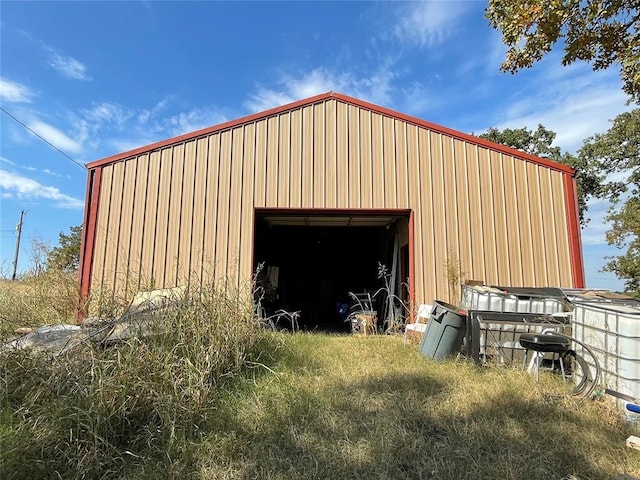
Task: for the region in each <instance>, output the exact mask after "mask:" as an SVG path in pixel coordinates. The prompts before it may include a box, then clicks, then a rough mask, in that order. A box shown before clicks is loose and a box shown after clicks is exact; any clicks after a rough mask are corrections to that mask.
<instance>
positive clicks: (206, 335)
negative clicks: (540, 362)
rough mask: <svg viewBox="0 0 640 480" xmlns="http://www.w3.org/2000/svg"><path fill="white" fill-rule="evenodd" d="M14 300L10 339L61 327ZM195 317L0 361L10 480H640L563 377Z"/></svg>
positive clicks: (6, 313)
mask: <svg viewBox="0 0 640 480" xmlns="http://www.w3.org/2000/svg"><path fill="white" fill-rule="evenodd" d="M16 288H17V286H16V285H11V289H12V290H7V289H4V285H0V315H1V316H2V319H3V322H4V325H3V328H4V330H3V332H9V331H11V329H12V328H13V327H15V326H23V325H24V324H22V325H21V322H31V323H30V324H34V325H37V324H39V323H41V322H42V319H43V318H49V316H51V315H53V316H55V315H56V314H57V312H58V311H60V312H62V310H63V309H62V308H61V307H60V306H58V307H57V308H53V309H52V305H54V304H55V302H53V301H49V303H51V304H52V305H49V304H48V303H47V300H46V299H47V298H54V297H55V296H50V295H49V294H48V293H46V292H48V290H46V289H43V290H40V292H44V293H46V295H45V294H42V295H41V296H42V298H41V299H38V298H37V296H36V297H34V296H33V292H34V291H37V289H35V288H36V287H34V286H31V285H27V286H26V287H24V288H25V289H26V290H25V292H27V293H29V292H31V294H30V295H28V296H27V297H18V298H36V300H30V302H31V303H28V302H27V303H25V304H26V305H27V306H28V310H27V311H26V313H25V312H24V311H23V310H21V309H20V308H19V306H16V305H15V303H16V300H15V299H16V295H18V294H17V293H16V291H17V290H15V289H16ZM3 289H4V290H3ZM29 289H31V290H29ZM18 290H19V289H18ZM23 293H24V292H23ZM2 295H4V297H2ZM20 295H22V294H20ZM70 295H71V294H70ZM12 298H13V300H12ZM191 300H192V301H190V302H186V303H185V304H184V305H181V306H180V308H178V309H177V310H176V311H173V312H171V313H170V314H168V315H167V316H166V317H163V318H162V319H161V321H159V322H158V332H162V334H161V335H154V336H151V337H149V338H142V339H132V340H130V341H129V342H125V343H123V344H120V345H118V346H115V347H109V348H100V347H98V346H87V347H86V348H84V349H80V350H79V351H74V353H73V354H72V355H68V356H63V357H58V358H55V359H51V358H49V357H46V356H40V355H32V354H22V353H21V354H15V353H9V354H7V353H3V354H0V478H2V479H23V478H24V479H31V478H127V479H151V478H154V479H155V478H191V479H255V478H259V479H263V478H264V479H283V480H285V479H286V480H292V479H363V478H366V479H374V478H375V479H405V478H410V479H424V480H427V479H493V478H499V479H501V480H508V479H523V478H526V479H573V480H575V479H583V480H596V479H618V478H619V479H627V480H629V479H631V478H634V477H640V452H639V451H635V450H631V449H629V448H627V447H625V445H624V442H625V439H626V438H627V437H628V436H629V435H632V434H633V435H640V428H639V427H638V424H636V425H630V424H626V423H625V422H624V421H623V420H622V418H621V416H620V414H619V413H618V412H615V411H614V410H612V408H611V407H610V405H609V404H608V403H606V402H604V401H602V400H586V401H583V402H582V403H578V402H576V401H575V400H574V399H573V398H572V397H570V396H567V395H565V394H566V390H565V389H566V388H567V387H566V386H565V385H563V384H562V382H561V381H559V379H557V378H555V377H553V376H552V375H550V374H543V375H541V379H540V383H539V384H535V382H534V378H533V376H532V375H530V374H527V373H523V372H521V371H518V370H512V369H506V368H500V367H486V368H479V367H476V366H475V365H472V364H470V363H468V362H466V361H462V360H458V361H456V360H450V361H447V362H441V363H438V362H432V361H429V360H426V359H425V358H423V357H422V356H421V355H420V354H419V353H418V352H417V351H416V348H415V345H413V346H409V347H404V346H403V344H402V338H401V337H399V336H391V335H377V336H359V335H343V336H338V335H327V334H321V333H315V334H307V333H298V334H295V335H291V334H284V333H278V332H271V331H268V330H265V329H264V328H261V326H260V325H259V324H256V322H255V321H254V320H253V319H252V316H251V309H250V308H248V309H247V308H245V305H246V303H247V302H241V301H239V300H238V299H237V298H236V297H233V296H231V297H229V296H225V295H224V294H219V293H218V292H215V291H211V292H209V293H207V294H202V293H199V295H198V297H197V301H193V299H191ZM22 301H23V302H26V300H22ZM67 303H69V302H67V301H65V302H64V305H66V304H67ZM249 303H250V302H249ZM29 312H31V313H29ZM38 312H39V313H38ZM36 313H37V315H36ZM20 315H22V316H20ZM60 315H62V314H60ZM5 320H8V321H6V322H5ZM51 323H55V322H51ZM625 475H627V476H625Z"/></svg>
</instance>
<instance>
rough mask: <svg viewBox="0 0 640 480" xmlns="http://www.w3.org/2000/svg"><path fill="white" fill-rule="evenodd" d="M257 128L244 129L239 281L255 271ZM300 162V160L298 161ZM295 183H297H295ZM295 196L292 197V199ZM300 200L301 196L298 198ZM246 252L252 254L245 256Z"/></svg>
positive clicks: (249, 126)
mask: <svg viewBox="0 0 640 480" xmlns="http://www.w3.org/2000/svg"><path fill="white" fill-rule="evenodd" d="M255 147H256V126H255V124H253V123H251V124H249V125H245V127H244V148H243V151H242V191H241V193H240V195H241V202H242V203H241V212H240V214H239V215H240V222H239V223H240V225H241V227H240V249H239V251H240V258H239V272H240V273H239V278H238V281H240V282H241V281H242V280H243V279H246V278H249V277H250V275H251V274H252V269H253V258H252V253H253V221H254V218H253V198H254V196H253V191H254V187H255V185H254V172H255V170H254V165H255V163H256V148H255ZM298 161H299V160H298ZM294 183H295V182H294ZM293 197H294V195H292V198H293ZM297 198H299V195H298V196H297ZM244 252H251V253H250V254H245V253H244Z"/></svg>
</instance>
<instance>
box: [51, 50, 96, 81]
mask: <svg viewBox="0 0 640 480" xmlns="http://www.w3.org/2000/svg"><path fill="white" fill-rule="evenodd" d="M47 50H48V52H49V65H50V66H51V67H52V68H53V69H54V70H55V71H56V72H58V73H59V74H60V75H62V76H64V77H67V78H71V79H74V80H91V77H90V76H89V75H88V74H87V67H86V66H85V65H84V64H83V63H82V62H80V61H78V60H76V59H75V58H73V57H70V56H68V55H64V54H62V53H60V52H58V51H56V50H55V49H53V48H47Z"/></svg>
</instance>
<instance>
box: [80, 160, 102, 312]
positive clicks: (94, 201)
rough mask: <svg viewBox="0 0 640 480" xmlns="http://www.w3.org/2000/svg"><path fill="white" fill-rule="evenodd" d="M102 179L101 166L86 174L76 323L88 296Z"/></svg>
mask: <svg viewBox="0 0 640 480" xmlns="http://www.w3.org/2000/svg"><path fill="white" fill-rule="evenodd" d="M101 180H102V168H96V169H93V170H89V174H88V175H87V196H86V199H85V207H84V215H85V217H84V223H83V228H82V241H81V244H80V265H79V269H78V270H79V277H80V303H79V305H78V309H77V313H76V315H77V318H76V320H77V321H78V323H81V322H82V318H83V316H84V314H85V313H86V312H85V311H84V306H85V304H86V302H87V299H88V298H89V289H90V286H91V269H92V267H93V251H94V248H95V237H96V224H97V219H98V206H99V203H100V183H101Z"/></svg>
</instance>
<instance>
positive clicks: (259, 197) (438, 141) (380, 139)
mask: <svg viewBox="0 0 640 480" xmlns="http://www.w3.org/2000/svg"><path fill="white" fill-rule="evenodd" d="M101 168H102V169H103V171H102V177H101V178H102V180H101V185H102V186H101V190H100V198H99V205H100V207H99V209H98V218H97V227H96V233H95V245H96V247H95V252H94V261H93V270H92V291H94V292H95V291H98V290H100V289H101V288H103V287H104V289H105V290H107V291H110V290H111V291H113V290H117V291H118V292H124V295H125V296H126V295H130V294H131V293H132V290H133V289H134V288H135V287H137V285H138V283H141V284H142V285H143V286H151V285H153V286H156V287H170V286H174V285H176V284H183V283H185V282H187V281H194V280H198V279H204V280H207V279H210V278H225V277H226V278H228V279H229V280H233V281H234V282H243V281H245V280H247V279H249V278H250V277H251V274H252V271H251V270H252V267H253V265H252V252H253V228H254V209H255V208H257V207H268V208H311V207H315V208H346V209H360V208H363V209H372V208H376V209H377V208H381V209H394V208H410V209H412V211H413V212H414V215H413V225H414V237H413V245H414V252H413V254H414V262H415V267H416V268H415V278H414V282H415V283H414V287H415V293H416V300H417V301H427V302H430V301H432V300H434V299H435V298H441V299H449V300H452V301H456V300H457V299H455V298H448V297H449V286H448V284H447V269H446V263H447V260H449V261H459V263H460V270H461V272H462V273H463V276H464V278H467V279H477V280H483V281H485V282H487V283H494V284H512V285H557V286H563V285H569V286H571V283H572V276H571V275H572V269H571V252H570V247H569V238H568V235H569V233H568V227H567V223H566V222H567V220H566V219H567V206H566V205H565V201H566V200H565V198H566V197H565V195H564V175H566V173H563V172H559V171H555V170H551V169H550V168H548V167H545V166H542V165H537V164H534V163H531V162H527V161H524V160H521V159H517V158H514V157H512V156H510V155H507V154H504V153H498V152H495V151H492V150H490V149H488V148H486V147H483V146H479V145H476V144H471V143H468V142H466V141H464V140H461V139H458V138H453V137H452V136H450V135H448V134H446V133H440V132H436V131H432V130H430V129H428V128H425V127H423V126H419V125H415V124H412V123H407V122H406V121H405V120H402V119H399V118H392V117H390V116H388V115H385V114H382V113H377V112H373V111H371V110H368V109H365V108H363V107H358V106H355V105H353V104H347V103H344V102H341V101H337V100H335V99H327V100H323V101H319V102H317V103H315V104H313V105H305V106H301V107H297V108H294V109H292V110H290V111H284V112H279V113H277V114H274V115H272V116H270V117H268V118H258V119H254V120H252V121H250V122H248V123H246V124H244V125H236V126H234V127H233V128H229V129H227V130H223V131H216V132H213V133H209V134H207V135H206V136H204V137H202V138H198V139H189V140H185V141H182V142H178V143H176V144H174V145H171V146H168V147H164V148H162V149H161V150H160V151H153V152H150V153H147V154H139V155H138V156H134V157H132V158H131V159H129V160H124V161H119V162H117V163H113V164H107V165H104V166H103V167H101ZM125 279H128V280H127V281H125ZM236 284H237V285H240V283H236ZM129 286H132V288H131V289H129Z"/></svg>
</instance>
